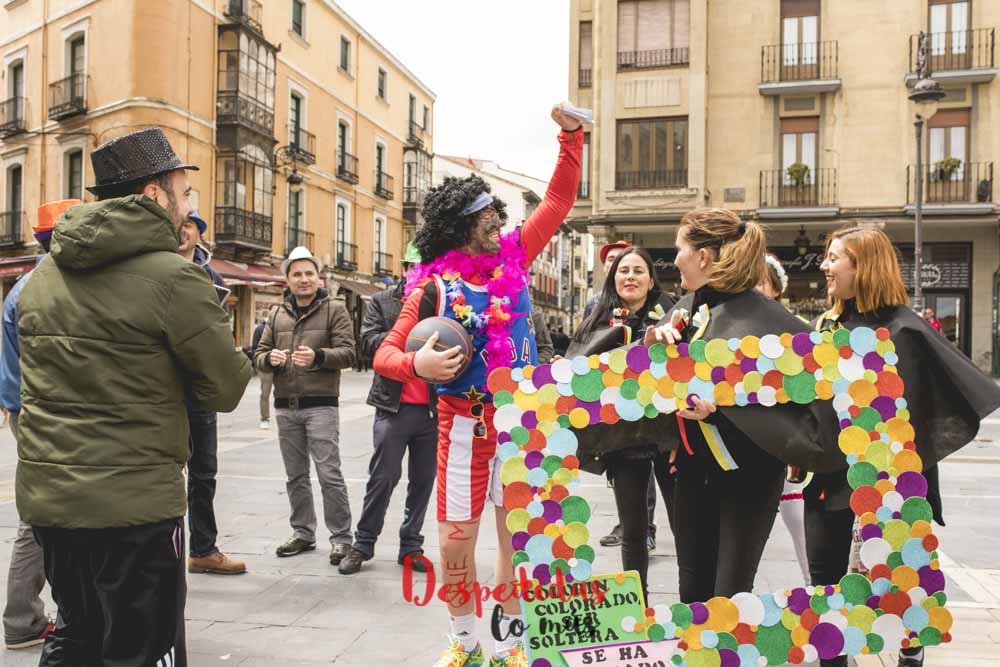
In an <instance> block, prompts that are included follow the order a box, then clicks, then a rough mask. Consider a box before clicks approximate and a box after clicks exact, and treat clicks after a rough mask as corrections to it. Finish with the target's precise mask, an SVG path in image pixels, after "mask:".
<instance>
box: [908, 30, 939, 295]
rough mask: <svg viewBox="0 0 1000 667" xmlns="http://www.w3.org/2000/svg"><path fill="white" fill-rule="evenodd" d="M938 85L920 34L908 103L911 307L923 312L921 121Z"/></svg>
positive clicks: (930, 111)
mask: <svg viewBox="0 0 1000 667" xmlns="http://www.w3.org/2000/svg"><path fill="white" fill-rule="evenodd" d="M944 95H945V93H944V90H942V89H941V84H939V83H938V82H937V81H935V80H934V79H932V78H931V76H930V71H929V70H928V67H927V34H926V33H925V32H923V31H921V32H920V37H919V40H918V46H917V83H916V84H915V85H914V86H913V90H912V91H910V95H909V97H910V100H911V101H912V102H914V103H915V105H916V107H917V114H916V116H917V118H916V120H915V121H914V123H913V127H914V129H915V130H916V139H917V167H916V171H917V173H916V175H915V178H916V182H915V187H914V195H915V199H916V201H915V202H914V220H913V307H914V308H916V309H917V310H921V311H922V310H923V307H924V285H923V268H924V266H923V265H924V247H923V240H924V239H923V202H924V160H923V138H924V119H925V118H927V119H930V118H931V117H932V116H933V115H934V113H935V112H936V111H937V105H938V102H940V101H941V99H942V98H943V97H944Z"/></svg>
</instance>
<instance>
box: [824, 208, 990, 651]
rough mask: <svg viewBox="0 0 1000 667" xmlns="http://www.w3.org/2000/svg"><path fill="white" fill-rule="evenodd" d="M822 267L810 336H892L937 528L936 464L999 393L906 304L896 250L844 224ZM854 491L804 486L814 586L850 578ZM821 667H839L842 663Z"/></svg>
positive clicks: (839, 484)
mask: <svg viewBox="0 0 1000 667" xmlns="http://www.w3.org/2000/svg"><path fill="white" fill-rule="evenodd" d="M820 268H821V269H822V271H823V273H824V274H826V284H827V294H828V296H829V300H830V303H831V306H832V307H831V308H830V310H828V311H827V312H826V313H824V314H823V315H821V316H820V317H819V318H818V319H817V320H816V322H815V323H814V327H815V329H816V330H817V331H822V330H825V329H837V328H841V327H844V328H847V329H855V328H857V327H868V328H871V329H878V328H880V327H885V328H886V329H888V330H889V334H890V337H891V340H892V341H893V343H894V345H895V354H896V356H897V357H898V361H897V363H896V369H897V372H898V373H899V375H900V377H902V379H903V383H904V390H903V397H904V399H905V400H906V407H907V409H908V410H909V413H910V423H911V424H912V426H913V428H914V431H915V433H916V437H915V438H914V440H915V442H916V445H917V452H918V453H919V454H920V458H921V460H922V462H923V466H924V476H925V477H926V478H927V487H928V488H927V500H928V502H930V504H931V507H932V509H933V512H934V520H935V521H936V522H937V523H939V524H941V525H944V521H943V519H942V516H941V495H940V491H939V489H938V474H937V466H936V463H937V462H938V461H940V460H941V459H943V458H944V457H946V456H948V455H949V454H951V453H953V452H954V451H956V450H958V449H960V448H961V447H963V446H965V445H966V444H968V443H969V442H970V441H971V440H972V439H973V438H974V437H975V435H976V433H977V431H978V430H979V422H980V420H981V419H982V418H983V417H985V416H986V415H988V414H990V413H991V412H993V411H994V410H996V409H997V408H998V407H1000V388H998V387H997V386H996V384H995V383H994V382H993V380H991V379H990V378H988V377H986V376H985V375H984V374H983V373H982V372H981V371H980V370H979V369H978V368H976V367H975V366H974V365H973V364H972V362H971V361H969V359H968V358H967V357H966V356H965V355H963V354H962V353H961V352H959V351H958V350H957V349H956V348H955V347H954V346H952V345H951V344H949V343H948V341H947V340H945V339H944V338H943V337H942V336H941V335H940V334H938V333H937V332H936V331H935V330H934V329H932V328H931V327H930V326H929V325H928V324H927V323H926V322H925V321H924V320H923V318H922V317H921V316H920V315H917V314H916V313H915V312H913V311H912V310H911V309H910V308H909V306H907V301H908V299H907V294H906V287H905V286H904V284H903V275H902V273H901V272H900V269H899V262H898V260H897V258H896V250H895V248H893V246H892V242H891V241H890V240H889V237H887V236H886V235H885V234H884V233H883V232H882V231H881V230H878V229H875V228H870V227H849V228H846V229H841V230H839V231H837V232H835V233H834V234H833V235H832V236H831V237H830V238H829V240H828V241H827V246H826V258H825V259H824V261H823V264H822V265H821V267H820ZM841 467H842V468H843V465H842V466H841ZM851 492H852V489H851V487H850V485H849V484H848V483H847V472H846V470H845V469H842V470H840V471H838V472H834V473H826V474H817V475H815V477H814V478H813V481H812V483H811V484H810V485H809V486H807V487H806V490H805V503H806V512H805V523H806V548H807V551H808V553H809V570H810V573H811V578H812V583H813V585H817V586H818V585H828V584H837V583H839V582H840V579H841V577H843V576H844V574H846V573H847V567H848V560H849V557H850V551H851V537H852V528H853V526H854V518H855V517H854V512H853V511H852V510H851V508H850V504H849V503H850V497H851ZM931 592H932V591H927V593H928V594H929V593H931ZM822 664H823V665H824V666H829V667H835V666H837V665H846V664H847V658H846V657H845V656H840V657H839V658H836V659H833V660H824V661H823V662H822ZM922 664H923V649H922V648H918V649H904V650H903V651H901V652H900V656H899V665H900V667H919V666H920V665H922Z"/></svg>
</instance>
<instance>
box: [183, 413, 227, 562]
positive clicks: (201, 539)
mask: <svg viewBox="0 0 1000 667" xmlns="http://www.w3.org/2000/svg"><path fill="white" fill-rule="evenodd" d="M188 424H189V425H190V427H191V441H190V444H191V458H190V459H189V460H188V482H187V498H188V527H189V530H190V531H191V545H190V546H191V555H192V556H194V557H195V558H200V557H202V556H210V555H212V554H213V553H215V552H216V551H218V549H217V548H216V546H215V540H216V538H217V537H218V534H219V529H218V527H217V526H216V524H215V476H216V473H218V471H219V457H218V453H219V437H218V433H217V430H216V429H217V420H216V416H215V413H214V412H201V411H200V410H192V409H190V408H189V409H188Z"/></svg>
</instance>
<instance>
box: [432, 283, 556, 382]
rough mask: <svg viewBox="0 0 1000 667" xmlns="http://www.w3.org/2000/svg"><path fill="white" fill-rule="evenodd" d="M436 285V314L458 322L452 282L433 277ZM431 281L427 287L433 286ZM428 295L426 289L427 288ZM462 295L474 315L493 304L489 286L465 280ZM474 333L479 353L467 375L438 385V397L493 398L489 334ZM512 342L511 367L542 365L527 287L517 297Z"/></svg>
mask: <svg viewBox="0 0 1000 667" xmlns="http://www.w3.org/2000/svg"><path fill="white" fill-rule="evenodd" d="M432 282H433V284H434V286H435V288H436V290H435V291H436V292H437V298H436V300H435V301H436V302H435V305H434V307H435V309H436V311H437V312H435V313H433V314H434V315H439V316H442V317H447V318H449V319H453V320H458V318H457V317H456V316H455V313H454V312H453V311H452V309H451V304H450V303H448V293H447V287H448V283H447V281H445V280H444V279H443V278H442V277H441V276H439V275H435V276H434V277H433V281H432ZM430 284H431V283H430V282H428V283H427V287H430ZM425 292H426V288H425ZM462 294H463V295H464V296H465V303H466V304H468V305H470V306H472V309H473V312H476V313H484V312H486V310H487V307H488V305H489V297H488V296H487V294H486V286H485V285H472V284H470V283H468V282H466V281H462ZM421 311H422V312H421V313H420V316H421V319H423V318H424V317H429V316H431V314H430V313H426V312H423V311H424V309H423V308H421ZM470 333H472V347H473V349H474V350H475V353H474V354H473V356H472V362H471V363H470V364H469V367H468V368H467V369H466V370H465V372H464V373H462V374H461V375H459V376H458V377H457V378H455V379H454V380H452V381H451V382H449V383H447V384H439V385H435V386H436V387H437V393H438V394H444V395H448V396H460V397H462V398H467V399H469V400H482V401H491V400H493V398H492V396H491V395H490V393H489V389H487V387H486V380H487V377H486V344H487V343H488V342H489V338H488V337H487V335H486V328H485V327H483V328H482V329H480V330H478V331H476V332H474V333H473V332H470ZM508 340H509V341H510V343H511V348H512V349H511V358H510V359H509V360H508V361H509V365H510V367H511V368H521V367H522V366H528V365H532V366H533V365H535V364H536V363H537V362H538V348H537V347H536V344H535V325H534V323H533V322H532V321H531V295H530V293H529V292H528V287H527V285H525V286H524V287H523V288H521V292H520V293H519V294H518V296H517V305H516V306H514V308H513V311H512V314H511V321H510V329H509V331H508Z"/></svg>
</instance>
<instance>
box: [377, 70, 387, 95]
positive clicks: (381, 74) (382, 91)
mask: <svg viewBox="0 0 1000 667" xmlns="http://www.w3.org/2000/svg"><path fill="white" fill-rule="evenodd" d="M388 86H389V75H388V73H386V71H385V70H384V69H382V68H381V67H379V68H378V88H377V89H376V90H377V92H376V95H378V98H379V99H380V100H383V101H385V99H386V95H387V94H388Z"/></svg>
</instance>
